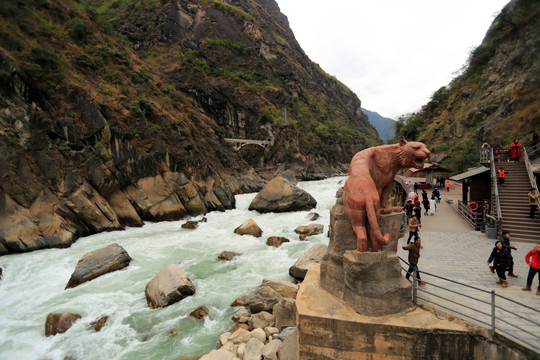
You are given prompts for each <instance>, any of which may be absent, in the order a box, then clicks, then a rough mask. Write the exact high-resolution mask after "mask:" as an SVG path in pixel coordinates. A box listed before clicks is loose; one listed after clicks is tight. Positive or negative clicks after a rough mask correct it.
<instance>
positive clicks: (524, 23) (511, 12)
mask: <svg viewBox="0 0 540 360" xmlns="http://www.w3.org/2000/svg"><path fill="white" fill-rule="evenodd" d="M539 89H540V3H539V2H538V1H533V0H513V1H510V2H509V3H508V4H507V5H506V6H505V7H504V8H503V9H502V10H501V11H500V13H499V14H498V15H497V16H496V17H495V19H494V21H493V23H492V24H491V26H490V28H489V29H487V32H486V35H485V37H484V39H483V41H482V43H481V44H480V45H479V46H478V47H476V48H475V49H473V50H472V51H471V53H470V56H469V59H468V60H467V63H466V64H465V66H464V67H463V69H462V71H461V74H460V75H459V76H457V77H455V78H454V79H453V80H452V81H451V83H450V84H448V85H447V86H443V87H441V88H440V89H438V90H437V91H435V92H434V93H433V96H432V98H431V101H430V102H429V103H427V104H426V105H425V106H423V107H422V110H420V111H418V112H416V113H413V114H409V115H407V116H403V117H402V118H400V119H399V121H398V122H397V127H396V135H397V136H398V137H399V136H404V137H406V138H410V139H415V140H418V141H423V142H425V143H426V144H427V145H428V146H429V148H430V150H431V152H432V153H433V156H432V157H431V159H432V161H437V162H440V163H441V164H443V165H444V166H445V167H448V168H450V169H452V170H454V171H455V172H463V171H466V170H467V169H468V168H469V167H472V166H478V165H479V160H480V156H479V152H480V146H481V145H482V143H483V142H488V143H489V144H490V145H491V146H494V147H495V148H503V149H504V148H506V149H509V146H510V144H511V143H512V141H513V139H514V138H518V139H519V140H520V141H521V143H522V144H523V145H525V146H527V147H529V146H530V142H531V138H532V132H533V131H537V132H538V131H540V91H539Z"/></svg>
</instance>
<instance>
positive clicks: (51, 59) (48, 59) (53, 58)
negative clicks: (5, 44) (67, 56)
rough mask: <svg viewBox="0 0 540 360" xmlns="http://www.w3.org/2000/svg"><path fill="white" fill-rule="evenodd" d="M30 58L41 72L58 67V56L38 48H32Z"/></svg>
mask: <svg viewBox="0 0 540 360" xmlns="http://www.w3.org/2000/svg"><path fill="white" fill-rule="evenodd" d="M30 58H31V59H32V60H33V61H34V62H35V63H36V64H39V65H40V66H41V68H42V69H43V70H54V69H57V68H58V66H59V65H60V60H59V58H58V55H56V54H55V53H53V52H50V51H48V50H45V49H42V48H39V47H33V48H32V50H31V55H30Z"/></svg>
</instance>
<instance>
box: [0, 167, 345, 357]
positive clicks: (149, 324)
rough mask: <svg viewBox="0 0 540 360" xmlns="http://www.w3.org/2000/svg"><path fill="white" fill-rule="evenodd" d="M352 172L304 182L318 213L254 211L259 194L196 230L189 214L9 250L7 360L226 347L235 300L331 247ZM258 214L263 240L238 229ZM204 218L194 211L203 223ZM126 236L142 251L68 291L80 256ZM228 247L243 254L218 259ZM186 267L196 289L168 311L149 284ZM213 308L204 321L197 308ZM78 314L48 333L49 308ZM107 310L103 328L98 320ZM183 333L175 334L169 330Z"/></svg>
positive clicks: (1, 314) (195, 353)
mask: <svg viewBox="0 0 540 360" xmlns="http://www.w3.org/2000/svg"><path fill="white" fill-rule="evenodd" d="M345 179H346V177H335V178H330V179H326V180H321V181H313V182H301V183H299V184H298V186H299V187H301V188H303V189H305V190H306V191H307V192H309V193H310V194H311V195H312V196H313V197H314V198H315V199H316V200H317V207H316V208H315V209H313V210H311V211H298V212H289V213H281V214H277V213H270V214H259V213H258V212H256V211H248V210H247V209H248V207H249V204H250V202H251V200H252V199H253V197H254V196H255V195H256V194H245V195H238V196H236V207H237V208H236V209H234V210H228V211H225V212H212V213H209V214H207V215H206V218H207V220H208V221H207V222H202V223H200V224H199V227H198V228H197V229H195V230H188V229H182V228H181V225H182V224H183V223H184V222H185V221H186V220H181V221H174V222H160V223H146V224H145V225H144V226H143V227H142V228H128V229H126V230H123V231H114V232H107V233H100V234H96V235H92V236H88V237H85V238H81V239H79V240H77V242H75V244H73V245H72V246H71V247H70V248H69V249H45V250H39V251H34V252H30V253H24V254H15V255H8V256H3V257H0V267H2V268H3V275H2V279H1V280H0V299H1V307H0V359H53V360H56V359H63V358H64V357H66V356H71V357H72V358H74V359H78V360H81V359H85V360H93V359H96V360H97V359H99V360H101V359H126V360H127V359H129V360H132V359H145V360H146V359H171V360H172V359H181V358H198V357H200V356H202V355H203V354H205V353H208V352H210V351H211V350H212V349H215V348H217V346H218V337H219V335H221V334H222V333H223V332H225V331H228V330H229V329H230V328H231V326H232V325H234V323H233V321H231V320H230V319H231V317H232V315H233V314H234V313H235V311H236V310H237V309H235V308H232V307H231V306H230V304H231V303H232V302H233V301H234V300H235V299H236V298H237V297H238V296H240V295H241V294H244V293H247V292H251V291H253V290H255V288H257V287H258V286H259V285H260V284H261V282H262V280H263V279H264V278H278V279H286V280H290V281H292V278H291V277H290V276H289V267H290V266H291V265H293V264H294V263H295V261H296V260H297V259H298V258H299V257H300V256H301V255H302V254H303V253H304V252H305V251H306V250H308V249H309V248H310V247H312V246H313V245H315V244H320V243H323V244H327V243H328V237H327V231H328V223H329V219H330V209H331V207H332V206H333V205H334V203H335V194H336V191H337V190H338V189H339V187H341V186H343V183H344V180H345ZM310 212H316V213H318V214H319V215H321V217H320V218H319V219H317V220H315V222H316V223H320V224H323V225H324V226H325V228H324V233H323V234H321V235H316V236H311V237H308V239H307V241H300V240H299V238H298V235H297V234H295V233H294V229H295V228H296V227H298V226H301V225H307V224H309V223H310V222H309V221H308V220H307V215H308V214H309V213H310ZM250 218H252V219H254V220H255V222H256V223H257V224H258V225H259V226H260V228H261V229H262V230H263V236H262V237H261V238H255V237H252V236H239V235H236V234H234V233H233V231H234V229H235V228H237V227H238V226H239V225H241V224H242V223H243V222H244V221H245V220H247V219H250ZM197 219H200V217H199V218H195V219H194V220H197ZM270 236H284V237H286V238H288V239H289V240H290V242H289V243H284V244H282V245H281V246H280V247H279V248H275V247H272V246H268V245H266V239H267V238H268V237H270ZM111 243H118V244H119V245H121V246H122V247H123V248H124V249H126V251H127V252H128V254H129V255H130V256H131V257H132V258H133V261H132V262H131V264H130V265H129V266H128V267H127V268H125V269H123V270H120V271H115V272H112V273H109V274H106V275H103V276H101V277H98V278H96V279H94V280H92V281H90V282H87V283H84V284H82V285H79V286H77V287H75V288H73V289H68V290H64V287H65V286H66V284H67V282H68V280H69V278H70V276H71V273H72V272H73V270H74V269H75V265H76V264H77V261H78V260H79V259H80V258H81V257H82V256H83V255H84V254H86V253H88V252H90V251H94V250H97V249H100V248H102V247H105V246H107V245H109V244H111ZM224 250H228V251H234V252H237V253H240V254H241V255H239V256H237V257H236V258H234V259H233V260H232V261H224V260H219V259H218V258H217V256H218V255H219V253H221V252H222V251H224ZM169 264H178V265H179V266H180V267H182V268H183V269H184V270H185V271H186V272H187V274H188V275H189V277H190V279H191V281H192V282H193V284H194V285H195V288H196V293H195V295H194V296H191V297H187V298H185V299H183V300H182V301H180V302H178V303H176V304H173V305H171V306H168V307H165V308H163V309H149V308H148V306H147V305H146V299H145V295H144V290H145V287H146V284H147V283H148V282H149V281H150V279H152V277H154V276H155V275H156V274H157V273H158V272H159V271H160V270H161V269H162V268H163V267H165V266H167V265H169ZM201 305H205V306H207V307H208V308H209V309H210V315H209V317H208V318H207V319H205V320H204V321H198V320H194V319H192V318H190V317H189V314H190V313H191V312H192V311H193V310H195V309H196V308H197V307H198V306H201ZM51 312H52V313H61V312H73V313H77V314H80V315H81V316H82V319H80V320H79V321H77V322H75V323H74V325H73V327H72V328H71V329H69V330H68V331H67V332H66V333H64V334H58V335H56V336H52V337H48V338H46V337H45V319H46V317H47V314H49V313H51ZM102 315H108V316H109V320H108V322H107V325H106V326H105V327H103V328H102V329H101V331H100V332H95V331H94V329H93V328H92V327H91V326H90V325H89V323H90V322H92V321H95V320H96V319H98V318H99V317H100V316H102ZM172 329H176V330H178V333H177V335H176V336H173V335H170V334H169V331H170V330H172Z"/></svg>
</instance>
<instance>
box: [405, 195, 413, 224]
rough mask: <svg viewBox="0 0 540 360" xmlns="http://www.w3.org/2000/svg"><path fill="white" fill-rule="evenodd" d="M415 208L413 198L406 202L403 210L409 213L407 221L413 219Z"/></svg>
mask: <svg viewBox="0 0 540 360" xmlns="http://www.w3.org/2000/svg"><path fill="white" fill-rule="evenodd" d="M413 209H414V205H413V202H412V199H408V200H407V202H406V203H405V206H403V210H404V211H405V213H406V214H407V221H409V220H410V219H411V217H412V213H413Z"/></svg>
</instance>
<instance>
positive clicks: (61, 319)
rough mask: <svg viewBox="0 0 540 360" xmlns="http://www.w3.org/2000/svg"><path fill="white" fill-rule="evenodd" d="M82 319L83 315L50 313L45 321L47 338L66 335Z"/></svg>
mask: <svg viewBox="0 0 540 360" xmlns="http://www.w3.org/2000/svg"><path fill="white" fill-rule="evenodd" d="M80 318H81V315H79V314H73V313H70V312H65V313H60V314H53V313H49V315H47V320H46V321H45V336H47V337H49V336H54V335H56V334H63V333H65V332H66V331H68V330H69V328H71V326H72V325H73V323H74V322H75V321H77V320H79V319H80Z"/></svg>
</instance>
